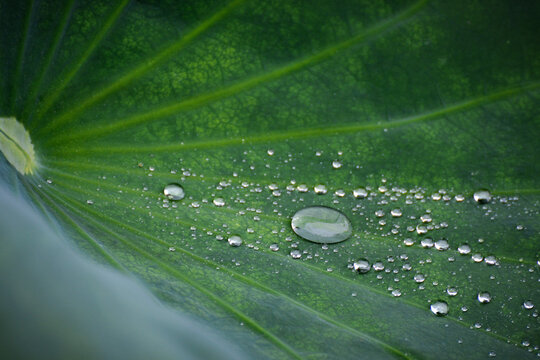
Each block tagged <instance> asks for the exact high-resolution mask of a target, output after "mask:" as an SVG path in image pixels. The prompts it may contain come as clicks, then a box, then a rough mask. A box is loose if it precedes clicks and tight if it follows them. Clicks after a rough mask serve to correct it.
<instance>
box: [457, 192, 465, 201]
mask: <svg viewBox="0 0 540 360" xmlns="http://www.w3.org/2000/svg"><path fill="white" fill-rule="evenodd" d="M454 199H456V201H457V202H462V201H463V200H465V196H463V195H461V194H458V195H456V196H455V197H454Z"/></svg>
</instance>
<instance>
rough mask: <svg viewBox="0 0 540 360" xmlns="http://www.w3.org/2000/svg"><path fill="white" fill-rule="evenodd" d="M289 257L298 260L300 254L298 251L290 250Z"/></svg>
mask: <svg viewBox="0 0 540 360" xmlns="http://www.w3.org/2000/svg"><path fill="white" fill-rule="evenodd" d="M291 257H292V258H293V259H300V258H301V257H302V253H301V252H300V250H292V251H291Z"/></svg>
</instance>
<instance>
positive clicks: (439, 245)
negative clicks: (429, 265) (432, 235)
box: [435, 239, 449, 251]
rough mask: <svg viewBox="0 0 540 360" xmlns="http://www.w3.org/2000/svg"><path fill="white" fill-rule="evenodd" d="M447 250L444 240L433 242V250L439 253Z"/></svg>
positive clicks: (446, 243)
mask: <svg viewBox="0 0 540 360" xmlns="http://www.w3.org/2000/svg"><path fill="white" fill-rule="evenodd" d="M448 248H449V245H448V241H446V239H440V240H437V241H435V249H437V250H439V251H445V250H448Z"/></svg>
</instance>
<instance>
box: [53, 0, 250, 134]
mask: <svg viewBox="0 0 540 360" xmlns="http://www.w3.org/2000/svg"><path fill="white" fill-rule="evenodd" d="M245 1H246V0H234V1H232V2H230V3H229V4H228V5H227V6H225V7H224V8H222V9H221V10H219V11H218V12H216V13H215V14H213V15H212V16H210V17H209V18H208V19H207V20H205V21H203V22H202V23H201V24H199V25H198V26H197V27H195V28H194V29H192V30H191V31H190V32H188V33H187V34H186V35H185V36H183V37H182V38H180V39H179V40H177V41H176V42H174V43H172V44H171V45H169V46H168V47H166V48H165V49H163V50H162V51H160V52H158V53H157V54H155V55H153V56H152V57H150V58H149V59H145V60H144V61H142V63H141V64H139V65H138V66H136V67H135V68H133V69H132V70H130V71H129V72H127V73H126V74H124V75H122V76H121V77H120V78H119V79H117V80H115V81H114V82H112V83H110V84H109V85H107V86H105V87H104V88H102V89H100V90H98V91H96V92H93V93H92V95H91V96H89V97H88V98H86V99H84V100H82V101H80V102H79V103H78V105H77V106H76V107H74V108H72V109H70V110H68V111H66V112H64V113H62V114H61V115H59V116H57V117H55V118H53V120H52V121H51V122H50V123H49V124H47V126H46V127H45V129H44V130H47V131H52V130H53V129H55V128H57V127H58V126H61V125H63V124H65V123H67V122H69V121H72V120H73V119H74V118H75V117H76V116H77V115H78V114H80V113H81V112H83V111H84V110H86V109H87V108H88V107H90V106H92V105H94V104H95V103H97V102H99V101H101V100H103V99H104V98H105V97H107V96H109V95H110V94H112V93H113V92H115V91H118V90H120V89H121V88H123V87H124V86H126V85H128V84H129V83H131V82H132V81H134V80H136V79H138V78H140V77H141V76H143V75H144V74H146V73H147V72H148V71H150V70H152V69H153V68H155V67H156V66H157V65H160V64H162V63H163V62H164V61H166V60H167V59H169V58H170V57H171V56H173V55H174V54H176V53H177V52H179V51H180V50H182V49H183V48H184V47H185V46H186V45H187V44H189V43H190V42H191V41H193V40H194V39H195V38H196V37H197V36H199V35H200V34H202V33H203V32H205V31H206V30H208V29H209V28H210V27H212V26H213V25H215V24H216V23H217V22H219V21H220V20H221V19H223V18H224V17H225V16H226V15H228V14H229V13H230V12H231V11H232V10H233V9H235V8H236V7H238V6H239V5H240V4H242V3H243V2H245Z"/></svg>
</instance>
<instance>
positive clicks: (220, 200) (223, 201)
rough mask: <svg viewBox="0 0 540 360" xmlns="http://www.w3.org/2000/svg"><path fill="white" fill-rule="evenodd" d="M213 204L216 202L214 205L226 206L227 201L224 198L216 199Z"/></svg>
mask: <svg viewBox="0 0 540 360" xmlns="http://www.w3.org/2000/svg"><path fill="white" fill-rule="evenodd" d="M213 202H214V205H216V206H219V207H221V206H224V205H225V200H224V199H223V198H215V199H214V201H213Z"/></svg>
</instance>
